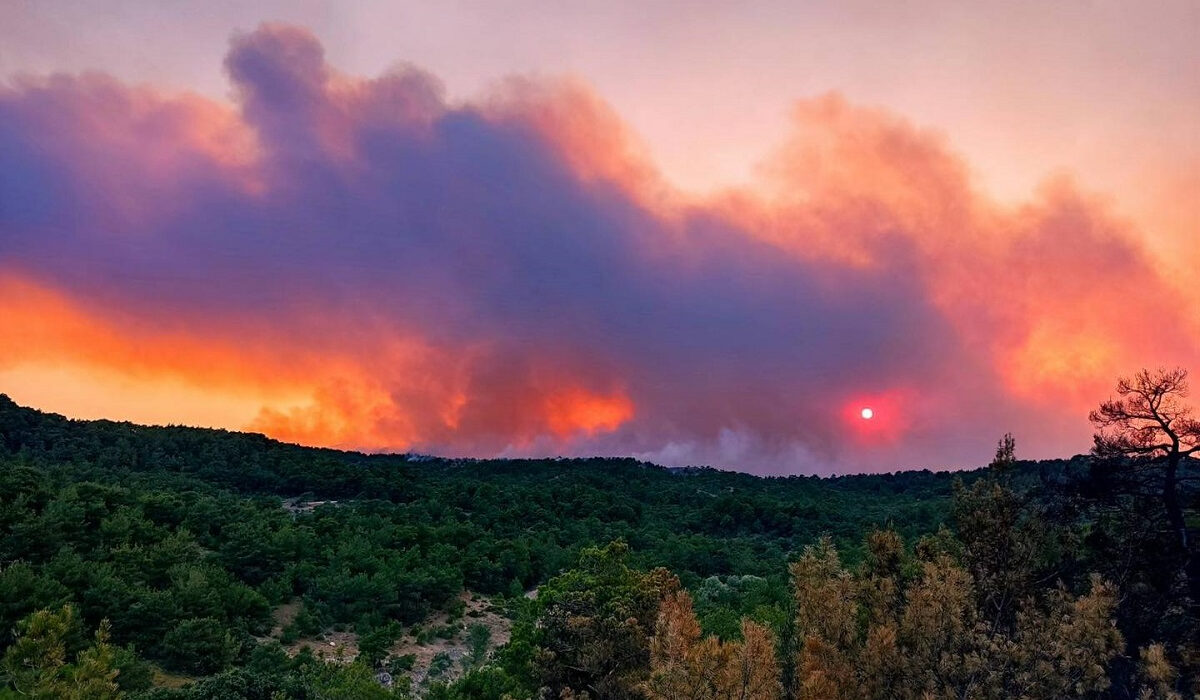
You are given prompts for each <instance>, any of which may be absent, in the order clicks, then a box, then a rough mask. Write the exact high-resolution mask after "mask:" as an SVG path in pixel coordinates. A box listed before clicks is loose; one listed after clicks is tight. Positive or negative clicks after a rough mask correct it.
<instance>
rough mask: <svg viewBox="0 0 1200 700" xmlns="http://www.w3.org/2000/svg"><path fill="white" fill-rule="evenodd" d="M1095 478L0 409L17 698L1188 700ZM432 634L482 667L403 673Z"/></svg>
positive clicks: (1143, 517) (1183, 614)
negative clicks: (813, 468) (342, 448)
mask: <svg viewBox="0 0 1200 700" xmlns="http://www.w3.org/2000/svg"><path fill="white" fill-rule="evenodd" d="M1097 469H1098V466H1097V464H1095V463H1093V462H1092V461H1091V460H1088V459H1086V458H1077V459H1075V460H1072V461H1070V462H1046V463H1040V464H1033V463H1020V462H1015V461H1014V460H1013V459H1012V445H1011V443H1008V444H1007V448H1006V447H1005V445H1002V449H1001V453H1000V454H999V455H998V458H997V462H996V463H995V464H994V465H993V467H992V468H990V469H984V470H978V471H975V472H970V473H965V474H964V473H958V474H948V473H934V472H928V471H921V472H905V473H898V474H892V475H880V476H850V477H840V478H833V479H818V478H811V477H808V478H806V477H791V478H760V477H753V476H749V475H745V474H738V473H733V472H723V471H717V470H712V469H684V470H670V469H664V468H661V467H657V466H654V465H650V464H644V463H639V462H636V461H633V460H621V459H586V460H578V459H577V460H443V459H436V458H428V457H412V456H403V455H400V456H397V455H365V454H359V453H351V452H338V451H333V450H320V449H311V448H304V447H298V446H293V445H286V444H281V443H278V442H275V441H272V440H269V439H267V438H265V437H263V436H260V435H252V434H243V433H232V432H226V431H215V430H199V429H191V428H177V427H166V428H151V427H140V426H135V425H131V424H126V423H113V422H107V421H71V420H67V419H65V418H63V417H61V416H56V415H50V414H44V413H40V412H38V411H34V410H31V409H27V408H22V407H19V406H17V405H16V404H14V403H13V402H12V401H11V400H9V399H8V398H7V397H4V396H2V395H0V630H3V631H4V637H3V641H2V642H0V649H4V648H7V649H6V651H5V652H4V674H5V679H6V680H5V683H6V686H7V690H0V697H3V696H4V693H8V694H10V695H12V696H13V697H25V696H28V695H33V696H41V697H62V696H74V697H81V698H82V697H88V698H93V697H96V698H99V697H110V696H113V695H114V694H116V693H126V694H128V695H129V696H130V697H147V698H160V699H164V700H165V699H167V698H207V697H252V698H263V699H264V700H266V699H268V698H269V699H271V700H275V699H276V698H284V697H295V698H318V697H376V696H378V697H392V696H397V697H407V696H409V695H424V696H429V697H453V698H495V699H496V700H499V699H500V698H502V697H506V696H508V697H513V698H522V697H533V696H535V695H538V696H542V697H555V698H558V697H584V696H587V697H592V698H644V697H651V698H660V697H661V698H688V697H694V698H707V697H712V698H718V697H720V698H724V697H730V698H733V697H742V698H764V699H765V698H774V697H783V696H784V695H787V696H796V697H814V698H815V697H830V698H840V697H914V698H916V697H1008V696H1009V695H1005V694H1004V693H1005V692H1008V691H1010V690H1011V689H1013V688H1023V689H1024V692H1025V693H1026V697H1046V698H1050V697H1067V696H1070V697H1089V696H1093V695H1100V694H1105V693H1108V694H1111V695H1112V696H1113V697H1128V696H1130V695H1131V694H1133V693H1135V692H1143V691H1144V692H1146V693H1150V694H1148V695H1145V697H1160V696H1161V697H1164V698H1165V697H1170V693H1171V692H1175V689H1176V688H1181V687H1183V685H1182V684H1185V683H1189V682H1190V680H1188V679H1189V678H1190V676H1188V675H1187V674H1188V673H1191V671H1190V670H1189V669H1194V667H1195V663H1196V658H1195V656H1192V655H1191V654H1194V652H1195V647H1194V646H1190V645H1192V644H1194V641H1195V626H1194V622H1195V620H1194V617H1193V616H1192V612H1191V608H1190V607H1189V606H1187V605H1186V604H1184V605H1180V604H1178V603H1173V602H1172V601H1177V597H1176V593H1177V591H1178V586H1179V585H1180V584H1179V582H1178V581H1179V578H1180V577H1179V576H1178V568H1177V567H1176V562H1175V561H1174V560H1172V559H1171V558H1170V550H1169V548H1166V549H1164V548H1159V549H1158V550H1155V549H1154V548H1153V547H1152V546H1151V547H1150V548H1149V549H1147V548H1146V547H1147V546H1150V545H1153V542H1154V538H1155V537H1156V536H1157V535H1156V533H1157V532H1158V530H1156V528H1155V523H1157V522H1158V517H1159V516H1157V515H1156V514H1155V511H1154V510H1153V509H1151V508H1144V507H1142V506H1141V505H1139V504H1140V503H1141V502H1140V501H1137V498H1136V497H1135V496H1131V497H1130V498H1129V499H1126V500H1125V501H1124V505H1121V504H1116V503H1114V502H1111V501H1113V499H1097V498H1096V497H1095V494H1094V493H1089V491H1088V488H1086V487H1085V486H1086V485H1088V484H1095V483H1096V479H1097V478H1098V476H1097V474H1098V472H1097ZM1104 473H1108V472H1104ZM1101 476H1102V474H1101ZM1081 485H1082V486H1081ZM1131 508H1132V510H1130V509H1131ZM1139 508H1140V510H1139ZM1123 509H1124V510H1123ZM1130 518H1136V520H1130ZM1130 522H1136V523H1137V525H1138V526H1137V527H1136V528H1131V527H1129V526H1128V524H1129V523H1130ZM610 543H611V544H610ZM1116 554H1120V555H1121V557H1123V558H1121V557H1115V556H1114V555H1116ZM1173 567H1174V568H1173ZM464 591H467V592H469V593H466V594H464ZM1131 601H1132V602H1131ZM743 618H744V619H743ZM499 619H504V620H507V622H506V623H504V624H503V625H499V623H497V625H493V626H492V627H491V628H489V627H487V626H486V625H484V624H482V623H483V622H484V621H491V620H499ZM499 627H503V632H504V637H505V638H507V637H508V635H509V634H511V638H512V641H511V642H509V643H508V644H506V645H503V646H501V647H500V648H496V647H497V644H496V642H500V641H504V640H503V639H497V638H494V637H490V636H489V635H494V634H495V630H496V629H499ZM93 634H94V635H95V636H93ZM338 635H340V636H338ZM704 635H708V636H704ZM435 638H440V639H443V640H461V645H462V647H463V648H464V649H468V650H469V651H468V652H467V653H466V654H464V655H463V656H462V657H461V658H451V657H450V656H447V655H446V654H445V653H442V654H439V655H436V656H434V657H433V658H432V660H429V659H424V658H421V659H419V660H418V659H414V656H418V657H419V656H420V655H419V654H408V653H400V651H407V650H408V649H410V648H417V646H414V645H421V644H427V643H431V642H432V641H433V640H434V639H435ZM330 639H337V640H342V641H341V642H336V641H335V642H329V641H328V640H330ZM346 640H349V641H346ZM404 640H409V642H405V644H407V646H404V647H403V649H402V648H401V643H402V642H403V641H404ZM1057 640H1065V641H1061V642H1059V641H1057ZM410 642H411V643H410ZM339 643H341V644H343V646H344V647H345V649H344V650H343V652H342V653H341V654H340V656H341V658H334V659H333V660H328V658H327V657H329V656H330V655H331V654H330V653H328V650H327V649H326V650H324V652H325V653H321V654H318V653H314V651H313V650H312V649H308V648H306V645H307V646H310V647H316V646H320V645H326V644H333V645H335V646H336V645H337V644H339ZM1055 645H1058V650H1057V651H1055V650H1054V649H1055ZM1031 650H1037V652H1036V653H1034V652H1032V651H1031ZM1139 654H1140V656H1139ZM963 659H974V661H973V663H974V664H975V668H974V670H972V668H970V664H966V665H964V663H963V661H962V660H963ZM1139 664H1140V666H1139ZM1155 664H1157V665H1155ZM993 666H994V667H995V669H996V670H994V672H989V673H990V675H989V673H985V672H984V671H983V670H981V669H983V668H988V669H991V668H992V667H993ZM736 669H741V670H740V671H737V672H735V670H736ZM384 670H386V671H388V672H389V674H390V675H387V676H380V677H379V678H376V673H377V672H380V671H384ZM1181 672H1182V674H1183V675H1180V674H1181ZM114 673H115V675H114ZM739 674H740V675H739ZM747 674H749V675H747ZM879 678H891V679H892V680H891V681H889V682H888V683H885V684H884V685H883V686H880V688H882V689H880V690H878V693H875V694H860V693H865V692H866V691H864V690H863V688H864V687H866V686H864V683H866V682H868V681H870V682H874V683H876V684H878V679H879ZM454 679H457V680H454ZM721 679H724V680H721ZM871 679H875V680H874V681H872V680H871ZM1155 679H1157V680H1155ZM389 680H390V683H389V682H388V681H389ZM739 683H740V684H741V685H740V686H738V684H739ZM868 685H869V683H868ZM735 686H738V687H740V690H738V689H737V688H735ZM751 686H753V688H754V690H747V689H748V688H751ZM964 688H965V689H968V690H970V691H971V692H966V693H964V694H958V691H959V690H960V689H964ZM971 689H973V690H971ZM996 689H999V690H996ZM993 691H994V692H993ZM872 692H874V691H872ZM106 693H107V694H106ZM879 693H882V694H879ZM889 693H890V694H889ZM72 694H73V695H72Z"/></svg>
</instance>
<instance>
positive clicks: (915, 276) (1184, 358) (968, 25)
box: [0, 0, 1200, 474]
mask: <svg viewBox="0 0 1200 700" xmlns="http://www.w3.org/2000/svg"><path fill="white" fill-rule="evenodd" d="M0 81H2V82H0V318H2V319H3V321H4V322H3V324H0V392H4V393H7V394H9V395H10V396H11V397H12V398H14V399H15V400H17V401H18V402H21V403H24V404H26V405H32V406H35V407H38V408H42V409H45V410H51V411H55V412H60V413H64V414H66V415H70V416H74V417H84V418H94V417H106V418H114V419H128V420H134V421H138V422H145V423H158V424H167V423H171V424H186V425H202V426H215V427H225V428H231V429H247V430H254V431H259V432H263V433H266V434H268V435H271V436H273V437H277V438H280V439H284V440H289V441H295V442H301V443H304V444H312V445H327V446H336V447H345V448H355V449H366V450H395V451H416V452H422V453H435V454H445V455H463V456H480V457H487V456H497V455H506V456H514V455H517V456H526V455H529V456H540V455H560V454H561V455H593V454H600V455H634V456H637V457H640V458H643V459H648V460H652V461H657V462H661V463H665V464H670V465H684V464H710V465H714V466H720V467H724V468H733V469H741V470H746V471H752V472H757V473H769V474H792V473H817V474H830V473H848V472H873V471H892V470H896V469H906V468H922V467H929V468H953V467H962V466H975V465H979V464H981V463H985V462H986V461H987V460H988V458H989V457H990V455H991V452H992V449H993V447H994V445H995V443H996V441H997V439H998V438H999V437H1000V436H1001V435H1003V434H1004V433H1005V432H1012V433H1014V434H1015V436H1016V438H1017V444H1018V452H1019V454H1020V455H1022V456H1025V457H1032V458H1042V457H1053V456H1067V455H1071V454H1075V453H1078V452H1083V451H1086V450H1087V448H1088V447H1089V445H1090V434H1091V433H1090V426H1089V425H1088V422H1087V412H1088V410H1089V408H1091V407H1093V406H1094V405H1095V404H1097V403H1098V402H1099V401H1100V400H1102V399H1104V398H1107V396H1108V395H1109V393H1110V391H1111V388H1112V386H1113V384H1114V382H1115V379H1116V378H1117V377H1118V376H1120V375H1122V374H1129V373H1131V372H1133V371H1135V370H1137V369H1139V368H1141V367H1143V366H1147V367H1156V366H1172V365H1182V366H1184V367H1188V368H1191V369H1193V370H1194V371H1200V294H1197V293H1196V291H1195V290H1196V271H1197V269H1198V268H1200V248H1197V246H1196V245H1195V244H1196V241H1197V238H1198V236H1200V198H1198V197H1197V196H1196V192H1197V191H1198V186H1200V5H1197V4H1196V3H1193V2H1151V3H1128V2H1126V3H1117V2H1101V1H1095V2H1082V1H1080V2H1061V3H1041V2H1006V3H959V2H951V1H948V0H945V1H944V0H938V1H932V0H922V1H918V2H907V3H883V2H880V3H865V2H855V1H850V2H836V3H835V2H828V3H826V2H806V3H797V2H756V3H726V2H688V3H680V2H652V3H623V2H613V1H612V0H609V1H608V2H561V3H553V4H547V3H533V2H518V1H506V2H444V3H419V4H418V3H396V2H392V3H376V2H339V3H332V2H287V3H284V2H270V1H268V2H257V3H245V2H225V1H223V0H214V1H212V2H208V3H183V2H37V3H35V2H23V1H21V0H16V1H13V2H7V3H0ZM864 407H870V408H872V410H873V412H874V416H873V417H872V418H871V419H870V420H865V419H863V418H862V415H861V410H862V408H864Z"/></svg>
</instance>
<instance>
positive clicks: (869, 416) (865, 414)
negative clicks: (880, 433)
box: [858, 408, 875, 420]
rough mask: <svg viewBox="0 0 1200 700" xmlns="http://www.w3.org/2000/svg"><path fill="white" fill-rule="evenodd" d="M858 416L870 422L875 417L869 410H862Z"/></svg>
mask: <svg viewBox="0 0 1200 700" xmlns="http://www.w3.org/2000/svg"><path fill="white" fill-rule="evenodd" d="M858 415H860V416H862V418H863V420H871V419H872V418H874V417H875V411H872V410H871V409H870V408H864V409H863V410H861V411H859V413H858Z"/></svg>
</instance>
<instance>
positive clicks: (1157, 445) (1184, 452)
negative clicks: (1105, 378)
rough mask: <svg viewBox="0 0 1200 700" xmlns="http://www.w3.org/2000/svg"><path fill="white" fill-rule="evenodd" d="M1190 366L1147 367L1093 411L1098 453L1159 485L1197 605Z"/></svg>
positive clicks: (1196, 434)
mask: <svg viewBox="0 0 1200 700" xmlns="http://www.w3.org/2000/svg"><path fill="white" fill-rule="evenodd" d="M1187 396H1188V373H1187V370H1185V369H1183V368H1181V367H1176V368H1174V369H1158V370H1154V371H1151V370H1147V369H1143V370H1141V371H1139V372H1138V373H1137V374H1135V375H1133V376H1132V377H1122V378H1120V379H1119V380H1118V381H1117V397H1118V398H1110V399H1109V400H1107V401H1104V402H1103V403H1101V404H1100V407H1099V408H1097V409H1096V410H1094V411H1092V412H1091V413H1090V414H1089V415H1088V418H1089V419H1090V420H1091V422H1092V423H1093V424H1094V425H1095V426H1096V434H1095V446H1094V447H1093V448H1092V452H1093V453H1094V454H1095V455H1096V456H1098V457H1102V458H1123V459H1125V460H1128V467H1129V471H1130V473H1131V474H1132V475H1133V476H1134V478H1135V481H1136V482H1137V483H1138V484H1139V485H1141V486H1143V487H1150V488H1154V487H1155V486H1157V490H1158V492H1159V496H1160V498H1161V501H1162V505H1163V509H1164V511H1165V515H1166V517H1167V522H1168V523H1169V524H1170V527H1171V536H1172V539H1173V541H1174V544H1175V546H1176V547H1178V549H1179V552H1180V555H1181V556H1182V557H1183V558H1184V571H1185V572H1186V574H1187V580H1188V590H1189V592H1190V594H1191V598H1192V604H1193V605H1196V604H1198V603H1200V561H1198V560H1197V558H1196V557H1195V556H1193V555H1192V551H1191V550H1192V546H1191V545H1192V543H1191V542H1189V538H1188V526H1187V519H1186V518H1185V517H1184V505H1183V503H1182V502H1181V488H1180V482H1181V481H1182V480H1183V479H1184V477H1183V476H1182V475H1181V474H1180V467H1181V466H1182V465H1183V464H1184V460H1185V459H1187V458H1188V457H1190V456H1192V455H1194V454H1197V453H1200V420H1197V419H1196V418H1194V417H1193V414H1192V407H1191V406H1189V405H1188V404H1187V403H1186V401H1185V400H1186V399H1187Z"/></svg>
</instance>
